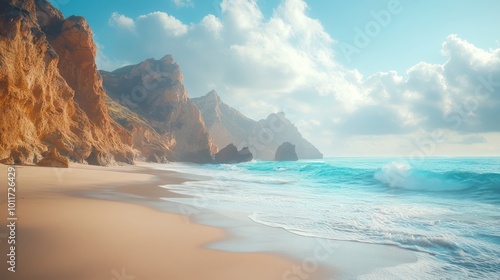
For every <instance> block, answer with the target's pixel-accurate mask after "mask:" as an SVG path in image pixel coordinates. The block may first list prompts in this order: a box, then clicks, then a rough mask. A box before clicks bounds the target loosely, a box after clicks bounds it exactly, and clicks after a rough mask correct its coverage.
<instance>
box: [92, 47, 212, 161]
mask: <svg viewBox="0 0 500 280" xmlns="http://www.w3.org/2000/svg"><path fill="white" fill-rule="evenodd" d="M101 75H102V77H103V82H104V87H105V88H106V90H107V92H108V93H109V96H110V97H111V99H112V101H110V103H111V102H114V103H115V107H116V108H118V109H117V110H111V116H112V117H113V118H114V119H115V120H116V121H117V122H118V123H120V124H121V125H122V126H123V127H125V128H127V129H128V130H129V132H131V133H132V135H133V139H134V142H133V146H134V148H135V149H137V151H138V152H139V153H140V154H141V156H142V157H144V158H146V159H155V160H161V161H163V160H164V159H166V160H170V161H185V162H195V163H209V162H212V160H213V158H212V156H213V154H214V153H215V152H217V146H216V145H215V144H214V143H213V142H212V139H211V137H210V135H209V133H208V130H207V129H206V127H205V124H204V122H203V119H202V117H201V113H200V111H199V110H198V108H197V107H196V106H195V105H194V104H193V103H192V101H191V100H190V99H189V98H188V95H187V91H186V89H185V88H184V85H183V84H182V80H183V77H182V73H181V71H180V68H179V65H178V64H177V63H175V62H174V60H173V58H172V56H170V55H167V56H165V57H163V58H162V59H160V60H155V59H148V60H146V61H143V62H141V63H139V64H137V65H129V66H125V67H123V68H120V69H117V70H115V71H113V72H106V71H101ZM141 127H142V128H141Z"/></svg>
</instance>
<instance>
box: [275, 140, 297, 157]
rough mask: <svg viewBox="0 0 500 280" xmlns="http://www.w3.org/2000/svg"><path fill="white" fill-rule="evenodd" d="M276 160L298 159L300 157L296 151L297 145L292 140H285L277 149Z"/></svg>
mask: <svg viewBox="0 0 500 280" xmlns="http://www.w3.org/2000/svg"><path fill="white" fill-rule="evenodd" d="M274 160H275V161H297V160H299V157H298V156H297V153H295V145H293V144H292V143H290V142H285V143H283V144H281V145H279V146H278V149H276V155H275V156H274Z"/></svg>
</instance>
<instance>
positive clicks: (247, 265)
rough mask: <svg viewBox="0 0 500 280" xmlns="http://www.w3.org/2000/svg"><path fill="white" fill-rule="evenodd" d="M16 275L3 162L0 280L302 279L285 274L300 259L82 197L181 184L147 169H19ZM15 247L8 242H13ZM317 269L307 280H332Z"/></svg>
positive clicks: (156, 191) (168, 217)
mask: <svg viewBox="0 0 500 280" xmlns="http://www.w3.org/2000/svg"><path fill="white" fill-rule="evenodd" d="M16 170H17V176H16V177H17V189H16V203H17V205H16V211H17V212H16V216H17V218H18V220H17V224H16V226H17V228H16V272H15V273H12V272H9V271H7V267H8V264H7V256H6V254H7V253H8V252H7V249H8V247H7V239H6V238H5V237H6V233H7V227H6V226H5V224H6V223H7V215H8V212H7V179H6V176H7V166H5V165H0V224H1V225H2V227H1V228H0V238H2V237H3V238H2V239H0V241H1V243H0V264H1V265H0V279H2V280H3V279H5V280H7V279H26V280H28V279H30V280H31V279H36V280H45V279H46V280H66V279H73V280H78V279H86V280H87V279H95V280H98V279H106V280H110V279H111V280H112V279H115V280H133V279H135V280H148V279H151V280H160V279H193V280H194V279H196V280H201V279H204V280H209V279H218V280H224V279H231V280H244V279H252V280H265V279H299V278H292V277H284V273H285V272H286V271H289V270H290V269H291V268H292V267H294V266H296V265H298V264H299V262H297V261H294V260H291V259H287V258H285V257H282V256H279V255H275V254H267V253H230V252H223V251H216V250H211V249H207V248H205V247H204V246H203V245H204V244H207V243H210V242H213V241H216V240H221V239H223V238H226V237H227V234H226V233H225V232H224V231H223V230H221V229H218V228H213V227H208V226H203V225H197V224H192V223H186V219H184V218H183V217H182V216H180V215H174V214H170V213H164V212H159V211H157V210H154V209H152V208H148V207H146V206H141V205H136V204H131V203H127V202H116V201H107V200H99V199H91V198H88V197H86V196H84V195H83V194H85V193H87V192H89V191H98V190H103V189H106V188H110V187H117V188H120V189H121V190H122V191H125V192H127V193H130V194H135V195H141V196H146V197H151V198H155V197H160V196H168V195H172V194H171V193H169V192H168V191H167V190H165V189H163V188H159V187H158V184H159V182H161V183H162V184H165V183H166V182H170V183H181V182H183V181H185V180H186V179H183V178H178V177H176V176H175V174H174V173H173V172H168V171H167V172H166V171H157V170H152V169H148V168H145V167H137V166H122V167H94V166H85V165H78V164H72V166H71V168H70V169H56V168H46V167H31V166H17V167H16ZM9 246H10V245H9ZM325 275H331V274H330V273H327V271H326V270H325V269H318V270H317V271H315V273H314V274H311V275H308V276H309V278H308V279H328V277H325Z"/></svg>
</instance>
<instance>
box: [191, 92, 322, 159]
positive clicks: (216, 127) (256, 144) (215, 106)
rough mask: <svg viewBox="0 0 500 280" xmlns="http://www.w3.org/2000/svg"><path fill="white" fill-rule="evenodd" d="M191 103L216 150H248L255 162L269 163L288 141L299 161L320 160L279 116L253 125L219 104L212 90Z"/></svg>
mask: <svg viewBox="0 0 500 280" xmlns="http://www.w3.org/2000/svg"><path fill="white" fill-rule="evenodd" d="M192 100H193V102H194V103H195V104H196V106H198V108H199V109H200V111H201V113H202V115H203V119H204V120H205V124H206V126H207V127H208V128H209V130H210V134H211V135H212V137H213V139H214V141H215V143H216V144H217V145H218V146H219V147H225V146H226V145H228V144H229V143H234V144H235V145H236V146H237V147H239V148H243V147H249V149H250V151H251V153H252V154H253V156H254V158H256V159H261V160H273V159H274V155H275V152H276V149H277V148H278V146H279V145H280V144H281V143H283V142H287V141H288V142H292V143H295V145H296V150H297V155H298V157H299V159H320V158H323V155H322V154H321V152H320V151H319V150H318V149H317V148H316V147H314V146H313V145H312V144H311V143H309V142H308V141H307V140H306V139H304V137H302V135H301V134H300V132H299V131H298V129H297V127H295V126H294V125H293V124H292V123H291V122H290V121H289V120H288V119H287V118H286V117H285V114H284V113H282V112H280V113H277V114H271V115H269V117H268V118H267V119H265V120H260V121H258V122H256V121H254V120H251V119H249V118H247V117H245V116H244V115H243V114H241V113H240V112H239V111H238V110H236V109H234V108H232V107H230V106H228V105H227V104H225V103H224V102H222V101H221V99H220V97H219V95H218V94H217V92H215V91H214V90H213V91H211V92H209V93H208V94H206V95H205V96H202V97H198V98H193V99H192Z"/></svg>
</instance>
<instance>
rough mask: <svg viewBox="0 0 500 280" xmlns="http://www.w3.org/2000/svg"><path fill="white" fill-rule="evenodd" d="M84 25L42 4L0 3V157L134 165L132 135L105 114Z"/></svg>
mask: <svg viewBox="0 0 500 280" xmlns="http://www.w3.org/2000/svg"><path fill="white" fill-rule="evenodd" d="M95 50H96V48H95V44H94V42H93V41H92V32H91V30H90V28H89V26H88V24H87V23H86V21H85V19H83V18H80V17H70V18H68V19H64V17H63V16H62V14H61V13H60V12H59V11H58V10H57V9H55V8H54V7H52V6H51V5H50V3H49V2H47V1H45V0H36V1H34V0H26V1H18V0H4V1H1V2H0V54H1V59H0V108H1V110H2V118H1V119H0V131H1V133H0V159H3V160H2V161H3V162H13V163H16V164H28V163H36V162H38V161H39V160H41V159H42V153H44V152H47V151H49V150H52V149H54V148H55V149H56V150H57V151H58V152H59V153H61V154H62V155H63V156H65V157H68V158H69V159H71V160H72V161H76V162H82V163H90V164H98V165H108V164H111V163H113V162H115V161H121V162H128V163H132V162H133V153H132V149H131V147H130V144H131V141H132V139H131V137H130V135H129V134H128V133H127V132H126V131H125V130H124V129H122V128H121V127H120V126H118V124H116V123H115V122H114V121H113V120H111V119H110V118H109V116H108V112H107V108H106V106H105V104H104V97H105V93H104V91H103V89H102V84H101V80H100V78H99V75H98V73H97V68H96V67H95Z"/></svg>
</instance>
